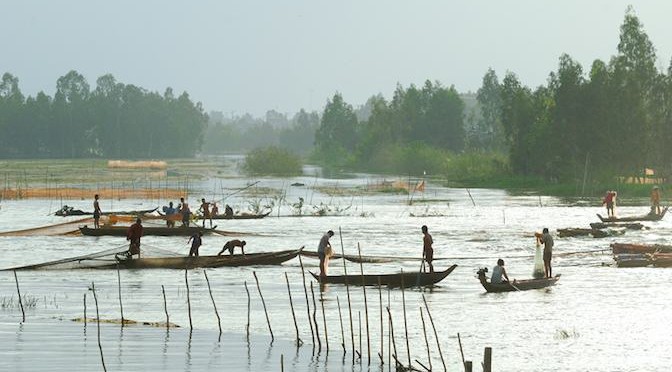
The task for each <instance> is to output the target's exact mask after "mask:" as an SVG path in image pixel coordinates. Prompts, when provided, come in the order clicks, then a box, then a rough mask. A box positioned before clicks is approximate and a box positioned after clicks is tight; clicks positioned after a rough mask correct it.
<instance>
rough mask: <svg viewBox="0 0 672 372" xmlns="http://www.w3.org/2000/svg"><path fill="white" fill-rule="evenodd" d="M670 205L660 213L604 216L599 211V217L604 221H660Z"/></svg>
mask: <svg viewBox="0 0 672 372" xmlns="http://www.w3.org/2000/svg"><path fill="white" fill-rule="evenodd" d="M668 208H669V207H665V208H663V211H662V212H661V213H660V214H655V213H648V214H645V215H643V216H630V217H602V216H601V215H600V214H599V213H598V214H597V217H599V218H600V220H601V221H602V222H633V221H660V220H662V219H663V217H665V213H667V209H668Z"/></svg>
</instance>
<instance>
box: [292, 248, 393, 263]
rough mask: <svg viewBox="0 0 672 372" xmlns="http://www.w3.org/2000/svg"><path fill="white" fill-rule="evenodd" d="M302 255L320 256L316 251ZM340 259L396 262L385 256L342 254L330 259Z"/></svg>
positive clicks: (305, 252) (304, 252) (303, 252)
mask: <svg viewBox="0 0 672 372" xmlns="http://www.w3.org/2000/svg"><path fill="white" fill-rule="evenodd" d="M301 255H302V256H304V257H310V258H319V257H320V256H319V254H318V253H317V252H316V251H302V252H301ZM339 258H344V259H346V260H347V261H350V262H357V263H359V262H363V263H385V262H392V261H394V258H391V257H385V256H359V255H354V254H346V255H345V256H344V255H341V254H338V253H337V254H334V255H333V256H331V257H330V258H329V259H330V260H337V259H339Z"/></svg>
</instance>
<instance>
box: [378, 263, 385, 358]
mask: <svg viewBox="0 0 672 372" xmlns="http://www.w3.org/2000/svg"><path fill="white" fill-rule="evenodd" d="M378 299H379V300H380V301H379V303H380V353H378V356H379V357H380V364H385V358H384V350H385V333H384V332H383V290H382V289H381V285H380V276H379V277H378Z"/></svg>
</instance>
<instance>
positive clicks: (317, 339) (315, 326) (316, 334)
mask: <svg viewBox="0 0 672 372" xmlns="http://www.w3.org/2000/svg"><path fill="white" fill-rule="evenodd" d="M339 232H340V229H339ZM341 249H342V250H343V241H342V237H341ZM358 251H359V255H360V258H361V250H360V249H359V246H358ZM345 261H346V260H343V270H344V274H345V275H346V278H347V267H346V263H345ZM299 263H300V265H301V274H302V278H303V289H304V295H305V300H306V315H307V318H308V324H309V326H310V333H311V338H312V341H313V352H315V344H317V349H318V352H319V351H321V350H322V337H321V336H320V327H319V323H318V319H317V303H316V300H315V292H314V289H313V283H312V282H311V283H310V293H311V297H312V315H311V313H310V311H311V306H310V302H311V301H310V298H309V296H308V286H307V285H306V277H305V270H304V267H303V260H302V259H301V255H299ZM360 270H361V273H362V275H363V272H364V271H363V266H362V260H361V259H360ZM203 274H204V276H205V281H206V283H207V286H208V292H209V294H210V299H211V301H212V305H213V308H214V311H215V316H216V317H217V324H218V327H219V334H220V337H221V335H222V324H221V318H220V316H219V312H218V310H217V304H216V302H215V299H214V296H213V295H212V289H211V286H210V280H209V278H208V273H207V271H205V270H204V271H203ZM252 274H253V276H254V280H255V283H256V287H257V291H258V292H259V297H260V299H261V303H262V306H263V308H264V314H265V316H266V323H267V325H268V331H269V334H270V336H271V344H272V343H273V341H274V340H275V336H274V335H273V329H272V327H271V321H270V318H269V316H268V310H267V308H266V302H265V300H264V296H263V294H262V292H261V286H260V285H259V279H258V277H257V273H256V272H254V271H253V272H252ZM14 279H15V281H16V290H17V293H18V298H19V307H20V308H21V314H22V321H21V322H22V323H24V322H25V321H26V314H25V310H24V307H23V302H22V300H21V290H20V287H19V279H18V276H17V275H16V271H14ZM184 280H185V285H186V294H187V312H188V315H189V329H190V331H193V322H192V317H191V300H190V293H189V280H188V269H185V271H184ZM285 280H286V282H287V292H288V295H289V304H290V309H291V312H292V319H293V320H294V328H295V331H296V340H295V344H296V346H297V347H301V346H302V345H303V344H304V342H303V340H302V339H301V337H300V334H299V327H298V321H297V318H296V312H295V311H294V303H293V300H292V293H291V288H290V285H289V278H288V276H287V273H286V272H285ZM117 283H118V294H119V308H120V312H121V326H122V327H123V326H124V324H125V318H124V308H123V302H122V296H121V274H120V271H119V267H118V266H117ZM244 286H245V292H246V293H247V324H246V326H245V331H246V334H247V337H248V339H249V336H250V310H251V296H250V291H249V288H248V285H247V281H246V282H244ZM345 287H346V295H347V300H348V313H349V323H350V345H351V356H352V363H353V365H354V364H355V363H356V362H357V361H359V363H360V364H361V363H363V358H362V354H361V353H362V352H363V349H362V319H361V311H360V312H358V325H359V348H358V349H357V348H356V347H355V331H354V322H353V315H352V304H351V299H350V286H349V284H348V281H347V280H346V281H345ZM362 288H363V292H364V293H363V294H364V309H365V326H366V344H367V345H366V346H367V363H368V365H370V364H371V339H370V337H369V330H370V329H369V311H368V300H367V295H366V286H363V287H362ZM90 290H91V291H92V293H93V298H94V302H95V305H96V322H97V334H98V348H99V350H100V359H101V364H102V367H103V371H107V367H106V365H105V358H104V354H103V347H102V343H101V341H100V314H99V310H98V297H97V295H96V288H95V284H94V283H93V282H92V283H91V288H90ZM161 292H162V294H163V304H164V312H165V315H166V327H167V328H168V329H170V315H169V313H168V306H167V301H166V291H165V288H164V286H163V285H162V286H161ZM401 294H402V308H403V318H404V336H405V337H404V339H405V340H406V355H407V361H406V363H407V364H404V362H402V361H400V360H399V358H398V355H399V354H398V352H397V345H396V341H395V336H394V324H393V321H392V312H391V310H390V292H389V288H388V304H387V306H386V308H385V309H386V312H387V318H388V319H387V326H388V344H387V346H388V354H387V355H388V370H391V369H392V363H391V362H392V361H391V359H394V366H395V371H432V370H433V365H432V358H431V354H430V346H429V338H428V336H427V327H426V323H425V315H424V314H425V312H426V313H427V316H428V318H429V322H430V325H431V327H432V330H433V333H434V338H435V340H436V346H437V349H438V352H439V357H440V359H441V364H442V367H443V370H444V371H447V367H446V362H445V359H444V356H443V352H442V350H441V343H440V341H439V338H438V333H437V331H436V327H435V325H434V320H433V318H432V314H431V312H430V310H429V305H428V304H427V300H426V298H425V295H424V294H423V295H422V300H423V302H424V311H423V308H422V307H420V308H419V310H420V319H421V322H422V331H423V334H424V341H425V347H426V349H427V360H428V365H425V364H424V363H422V362H421V361H419V360H418V359H415V362H416V364H417V365H419V366H420V367H421V368H423V369H422V370H421V369H418V368H416V367H414V366H413V364H412V361H411V352H410V344H409V341H408V324H407V315H406V298H405V292H404V283H403V276H402V283H401ZM378 297H379V304H380V308H379V310H380V335H381V339H380V351H379V352H378V357H379V359H380V363H381V365H384V364H385V358H384V344H385V342H384V320H383V294H382V286H381V284H380V279H379V283H378ZM336 303H337V306H338V315H339V322H340V330H341V348H342V349H343V355H344V356H345V355H346V354H347V347H346V338H345V328H344V326H343V315H342V309H341V303H340V299H339V297H338V296H336ZM320 304H321V312H322V320H323V330H324V342H325V350H326V352H327V353H329V350H330V348H329V337H328V330H327V321H326V314H325V308H324V301H323V295H322V292H320ZM86 322H87V308H86V293H85V294H84V326H86ZM190 334H191V332H190ZM457 339H458V343H459V347H460V355H461V358H462V364H463V366H464V370H465V372H471V371H472V362H471V361H467V360H465V358H464V352H463V349H462V341H461V339H460V334H459V333H458V334H457ZM280 366H281V367H280V368H281V371H284V355H282V356H281V359H280ZM482 367H483V371H484V372H490V371H491V370H492V349H491V348H490V347H486V348H485V352H484V359H483V363H482Z"/></svg>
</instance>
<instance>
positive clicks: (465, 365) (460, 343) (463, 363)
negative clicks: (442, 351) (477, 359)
mask: <svg viewBox="0 0 672 372" xmlns="http://www.w3.org/2000/svg"><path fill="white" fill-rule="evenodd" d="M457 343H458V344H459V345H460V355H461V356H462V365H463V366H464V367H465V369H466V367H467V362H465V361H464V350H462V339H461V338H460V332H457ZM469 363H471V362H469ZM469 369H471V368H469Z"/></svg>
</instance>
